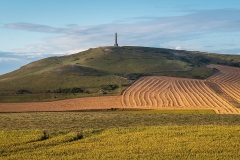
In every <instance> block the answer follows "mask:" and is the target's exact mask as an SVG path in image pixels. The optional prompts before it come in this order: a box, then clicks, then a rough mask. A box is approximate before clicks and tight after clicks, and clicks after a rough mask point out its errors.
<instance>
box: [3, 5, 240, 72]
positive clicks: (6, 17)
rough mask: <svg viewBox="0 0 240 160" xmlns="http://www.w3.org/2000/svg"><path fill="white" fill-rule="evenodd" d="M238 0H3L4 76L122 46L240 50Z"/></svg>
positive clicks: (225, 51)
mask: <svg viewBox="0 0 240 160" xmlns="http://www.w3.org/2000/svg"><path fill="white" fill-rule="evenodd" d="M239 15H240V1H239V0H221V1H219V0H201V1H200V0H181V1H177V0H121V1H120V0H0V75H1V74H4V73H7V72H10V71H13V70H15V69H18V68H19V67H20V66H22V65H25V64H27V63H29V62H32V61H35V60H38V59H42V58H45V57H49V56H59V55H66V54H72V53H76V52H79V51H83V50H86V49H88V48H95V47H99V46H110V45H113V43H114V33H115V32H118V44H119V45H120V46H124V45H134V46H147V47H159V48H172V49H183V50H191V51H206V52H214V53H220V54H222V53H226V54H240V43H239V42H240V16H239Z"/></svg>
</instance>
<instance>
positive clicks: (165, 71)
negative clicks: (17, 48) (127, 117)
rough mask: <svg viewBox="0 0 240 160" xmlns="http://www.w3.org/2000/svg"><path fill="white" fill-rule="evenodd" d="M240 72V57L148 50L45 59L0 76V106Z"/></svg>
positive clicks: (93, 52)
mask: <svg viewBox="0 0 240 160" xmlns="http://www.w3.org/2000/svg"><path fill="white" fill-rule="evenodd" d="M211 63H214V64H224V65H230V66H238V67H239V66H240V56H236V55H220V54H209V53H204V52H193V51H191V52H190V51H184V50H171V49H164V48H149V47H133V46H124V47H99V48H91V49H88V50H86V51H83V52H79V53H76V54H72V55H68V56H61V57H49V58H45V59H42V60H39V61H35V62H32V63H30V64H27V65H25V66H23V67H21V68H20V69H18V70H16V71H13V72H11V73H8V74H5V75H2V76H0V95H1V97H0V101H1V102H23V101H52V100H59V99H67V98H74V97H87V96H100V95H101V96H102V95H105V94H106V95H119V94H120V93H121V92H122V91H123V90H124V89H125V88H126V87H127V86H129V85H130V84H132V83H133V82H134V81H135V80H136V79H138V78H140V77H142V76H149V75H161V76H173V77H183V78H195V79H205V78H207V77H209V76H211V75H212V74H214V73H215V72H217V70H216V69H214V68H206V67H205V66H206V65H208V64H211Z"/></svg>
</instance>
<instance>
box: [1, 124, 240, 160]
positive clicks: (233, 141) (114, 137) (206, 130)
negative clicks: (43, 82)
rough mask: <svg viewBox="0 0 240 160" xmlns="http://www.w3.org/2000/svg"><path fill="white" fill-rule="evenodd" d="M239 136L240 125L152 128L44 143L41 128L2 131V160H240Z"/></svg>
mask: <svg viewBox="0 0 240 160" xmlns="http://www.w3.org/2000/svg"><path fill="white" fill-rule="evenodd" d="M239 132H240V126H218V125H215V126H213V125H204V126H202V125H200V126H188V125H184V126H155V127H153V126H152V127H151V126H150V127H128V128H112V129H106V130H101V131H100V132H96V133H95V132H92V131H90V132H89V131H84V132H83V135H85V134H86V135H87V134H88V136H86V137H83V139H80V140H77V139H75V137H76V135H77V132H58V133H56V132H55V133H54V132H53V133H52V134H53V136H52V137H50V138H49V139H47V140H39V139H40V138H41V131H39V130H38V131H36V130H35V131H32V130H29V131H21V130H20V131H1V132H0V136H1V137H7V138H3V139H1V140H0V153H1V154H0V158H1V159H237V158H238V157H239V156H240V152H239V147H240V146H239V144H240V138H239ZM89 133H91V134H89ZM50 134H51V133H50ZM8 139H9V140H8ZM19 139H21V140H20V141H19Z"/></svg>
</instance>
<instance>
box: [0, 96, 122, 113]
mask: <svg viewBox="0 0 240 160" xmlns="http://www.w3.org/2000/svg"><path fill="white" fill-rule="evenodd" d="M121 107H122V103H121V96H106V97H105V96H104V97H88V98H77V99H68V100H62V101H54V102H34V103H0V112H29V111H30V112H31V111H32V112H34V111H76V110H88V109H109V108H121Z"/></svg>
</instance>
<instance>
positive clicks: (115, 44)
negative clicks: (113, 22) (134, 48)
mask: <svg viewBox="0 0 240 160" xmlns="http://www.w3.org/2000/svg"><path fill="white" fill-rule="evenodd" d="M114 47H118V44H117V33H115V43H114Z"/></svg>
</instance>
